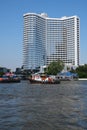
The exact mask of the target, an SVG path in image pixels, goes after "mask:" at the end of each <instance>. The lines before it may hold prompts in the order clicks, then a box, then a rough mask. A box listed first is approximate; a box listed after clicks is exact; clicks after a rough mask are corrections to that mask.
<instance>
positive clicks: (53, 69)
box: [47, 60, 64, 75]
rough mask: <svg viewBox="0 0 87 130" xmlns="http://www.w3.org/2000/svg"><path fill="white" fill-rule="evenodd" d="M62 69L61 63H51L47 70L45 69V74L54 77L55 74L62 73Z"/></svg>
mask: <svg viewBox="0 0 87 130" xmlns="http://www.w3.org/2000/svg"><path fill="white" fill-rule="evenodd" d="M63 68H64V64H63V62H62V61H60V60H58V61H53V62H51V63H50V64H49V66H48V68H47V74H49V75H56V74H57V73H59V72H60V71H62V70H63Z"/></svg>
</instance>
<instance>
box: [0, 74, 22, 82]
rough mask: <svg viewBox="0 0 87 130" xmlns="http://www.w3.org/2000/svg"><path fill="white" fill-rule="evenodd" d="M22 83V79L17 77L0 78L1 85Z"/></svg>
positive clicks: (4, 76)
mask: <svg viewBox="0 0 87 130" xmlns="http://www.w3.org/2000/svg"><path fill="white" fill-rule="evenodd" d="M19 82H20V78H19V77H17V76H12V77H10V76H6V75H3V76H2V77H0V83H19Z"/></svg>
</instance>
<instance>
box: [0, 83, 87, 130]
mask: <svg viewBox="0 0 87 130" xmlns="http://www.w3.org/2000/svg"><path fill="white" fill-rule="evenodd" d="M0 130H87V81H63V82H61V83H60V84H54V85H53V84H30V83H29V81H21V82H20V83H10V84H9V83H5V84H4V83H3V84H0Z"/></svg>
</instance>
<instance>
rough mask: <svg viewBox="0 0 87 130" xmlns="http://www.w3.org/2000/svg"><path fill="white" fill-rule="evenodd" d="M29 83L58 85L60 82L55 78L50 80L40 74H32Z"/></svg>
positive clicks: (48, 77) (49, 77)
mask: <svg viewBox="0 0 87 130" xmlns="http://www.w3.org/2000/svg"><path fill="white" fill-rule="evenodd" d="M29 81H30V83H33V84H37V83H38V84H59V83H60V80H59V79H56V78H52V77H51V76H46V75H42V74H32V76H31V77H29Z"/></svg>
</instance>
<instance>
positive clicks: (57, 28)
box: [23, 13, 80, 69]
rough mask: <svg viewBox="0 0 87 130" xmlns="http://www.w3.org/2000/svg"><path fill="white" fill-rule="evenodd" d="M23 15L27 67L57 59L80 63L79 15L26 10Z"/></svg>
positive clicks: (24, 55) (25, 62) (25, 67)
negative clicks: (56, 16)
mask: <svg viewBox="0 0 87 130" xmlns="http://www.w3.org/2000/svg"><path fill="white" fill-rule="evenodd" d="M23 17H24V32H23V65H24V69H35V68H37V67H39V66H43V65H48V64H50V63H51V62H52V61H57V60H58V59H59V60H62V61H63V62H64V63H65V64H67V65H72V66H78V65H79V44H80V27H79V26H80V25H79V22H80V21H79V17H77V16H71V17H66V16H64V17H62V18H49V17H48V16H47V14H45V13H41V14H36V13H26V14H24V15H23Z"/></svg>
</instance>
